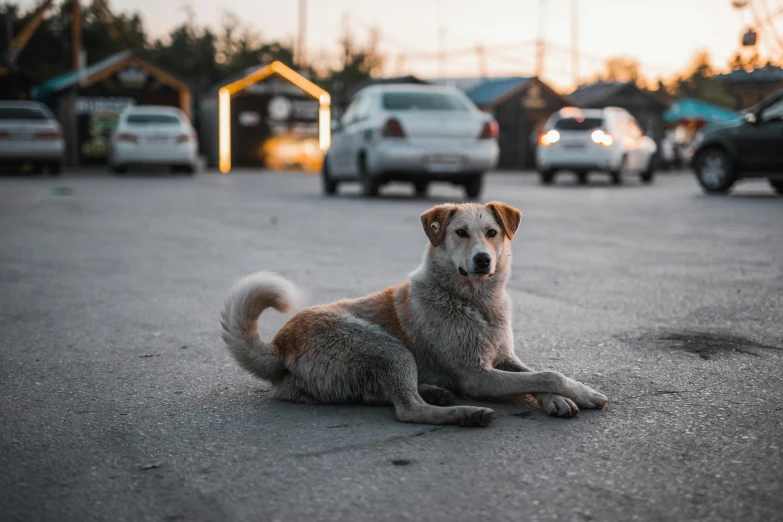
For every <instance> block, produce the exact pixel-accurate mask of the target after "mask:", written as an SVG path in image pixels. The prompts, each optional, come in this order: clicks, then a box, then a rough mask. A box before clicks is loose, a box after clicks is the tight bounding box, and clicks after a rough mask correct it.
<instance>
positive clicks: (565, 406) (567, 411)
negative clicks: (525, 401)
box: [535, 393, 579, 418]
mask: <svg viewBox="0 0 783 522" xmlns="http://www.w3.org/2000/svg"><path fill="white" fill-rule="evenodd" d="M535 398H536V400H537V401H538V404H540V405H541V407H542V408H543V409H544V411H546V412H547V413H548V414H549V415H550V416H551V417H563V418H570V417H575V416H576V414H577V413H579V408H578V407H577V405H576V404H574V401H572V400H571V399H569V398H568V397H563V396H562V395H555V394H554V393H536V394H535Z"/></svg>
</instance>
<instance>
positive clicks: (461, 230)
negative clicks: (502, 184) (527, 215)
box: [421, 201, 522, 279]
mask: <svg viewBox="0 0 783 522" xmlns="http://www.w3.org/2000/svg"><path fill="white" fill-rule="evenodd" d="M521 219H522V213H521V212H520V211H519V210H517V209H515V208H514V207H512V206H510V205H506V204H505V203H500V202H497V201H493V202H491V203H487V204H485V205H479V204H475V203H466V204H462V205H455V204H444V205H437V206H435V207H433V208H431V209H430V210H428V211H427V212H425V213H424V214H422V215H421V224H422V226H423V227H424V232H425V233H426V234H427V237H428V238H429V240H430V243H431V245H432V246H431V248H430V255H431V256H432V257H433V258H434V260H435V261H436V262H438V264H439V265H440V266H452V265H453V269H454V272H455V274H459V275H460V276H462V277H466V278H470V279H473V278H483V277H491V276H492V275H494V274H495V272H496V271H498V270H505V269H506V268H507V266H508V263H509V259H510V256H511V248H510V245H509V242H510V241H511V240H512V239H513V238H514V234H515V233H516V231H517V228H519V222H520V221H521Z"/></svg>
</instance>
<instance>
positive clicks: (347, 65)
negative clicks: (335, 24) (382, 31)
mask: <svg viewBox="0 0 783 522" xmlns="http://www.w3.org/2000/svg"><path fill="white" fill-rule="evenodd" d="M378 40H379V34H378V31H376V30H373V31H372V32H371V33H370V38H369V40H368V41H367V42H365V43H364V44H360V43H358V42H357V41H356V39H355V38H354V36H353V34H352V33H351V32H350V31H345V33H343V36H342V37H341V38H340V61H341V64H340V69H337V70H331V71H329V73H328V75H327V77H328V80H327V81H326V82H325V83H326V87H327V90H329V91H331V92H342V91H344V90H345V89H346V88H348V87H349V86H351V85H353V84H356V83H359V82H362V81H364V80H367V79H369V78H371V77H372V75H373V74H375V73H377V72H378V71H380V69H381V68H382V67H383V64H384V63H385V57H384V56H383V55H382V54H381V53H380V51H379V50H378Z"/></svg>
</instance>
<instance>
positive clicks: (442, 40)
mask: <svg viewBox="0 0 783 522" xmlns="http://www.w3.org/2000/svg"><path fill="white" fill-rule="evenodd" d="M445 73H446V26H445V24H444V23H443V1H442V0H440V1H439V2H438V77H439V78H443V77H444V75H445Z"/></svg>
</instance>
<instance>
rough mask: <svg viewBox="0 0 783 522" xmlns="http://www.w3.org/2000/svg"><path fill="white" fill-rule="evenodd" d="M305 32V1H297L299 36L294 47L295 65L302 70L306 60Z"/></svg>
mask: <svg viewBox="0 0 783 522" xmlns="http://www.w3.org/2000/svg"><path fill="white" fill-rule="evenodd" d="M306 31H307V0H299V35H298V37H299V38H298V40H299V41H298V42H297V45H296V51H297V52H296V65H297V67H299V69H304V67H305V65H306V63H307V58H306V53H305V33H306Z"/></svg>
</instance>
